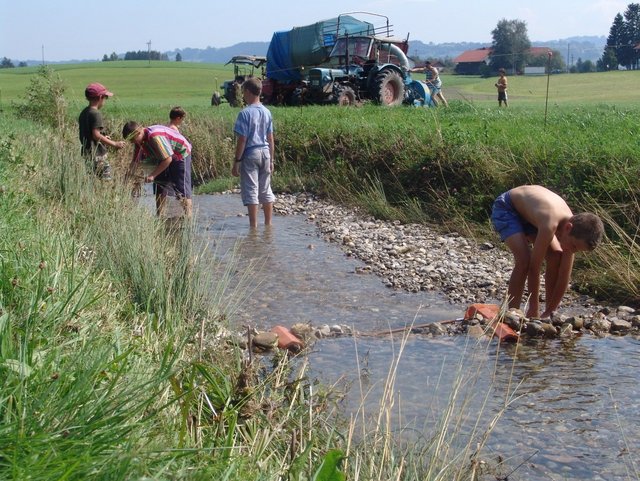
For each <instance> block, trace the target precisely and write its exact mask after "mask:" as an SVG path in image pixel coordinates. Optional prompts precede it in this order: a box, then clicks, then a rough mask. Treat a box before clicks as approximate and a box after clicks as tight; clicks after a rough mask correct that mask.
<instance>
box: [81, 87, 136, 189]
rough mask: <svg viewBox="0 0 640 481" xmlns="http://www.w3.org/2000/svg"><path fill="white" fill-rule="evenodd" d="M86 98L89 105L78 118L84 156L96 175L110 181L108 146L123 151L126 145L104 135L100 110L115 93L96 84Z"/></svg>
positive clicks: (85, 94)
mask: <svg viewBox="0 0 640 481" xmlns="http://www.w3.org/2000/svg"><path fill="white" fill-rule="evenodd" d="M84 96H85V97H86V99H87V100H88V101H89V105H88V106H87V107H85V108H84V110H83V111H82V112H81V113H80V116H79V117H78V127H79V132H80V143H81V144H82V155H83V156H84V158H85V159H86V161H87V166H88V167H89V168H90V169H91V171H92V172H93V173H94V174H96V175H97V176H98V177H99V178H101V179H105V180H109V179H111V166H110V165H109V162H108V161H107V148H106V146H107V145H108V146H110V147H113V148H115V149H121V148H123V147H124V146H125V145H126V143H125V142H123V141H120V142H115V141H113V140H111V138H110V137H109V136H107V135H104V134H103V133H102V131H103V130H104V122H103V120H102V114H101V113H100V109H101V108H102V107H103V106H104V102H105V100H106V99H108V98H109V97H111V96H113V93H111V92H109V91H108V90H107V88H106V87H105V86H104V85H102V84H99V83H97V82H96V83H91V84H89V85H87V88H86V89H85V90H84Z"/></svg>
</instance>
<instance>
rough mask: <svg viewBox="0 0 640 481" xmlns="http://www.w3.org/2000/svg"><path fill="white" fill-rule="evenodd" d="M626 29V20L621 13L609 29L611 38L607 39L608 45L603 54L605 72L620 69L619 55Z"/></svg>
mask: <svg viewBox="0 0 640 481" xmlns="http://www.w3.org/2000/svg"><path fill="white" fill-rule="evenodd" d="M623 29H624V19H623V18H622V15H620V14H619V13H618V14H617V15H616V16H615V18H614V19H613V24H612V25H611V28H610V29H609V36H608V37H607V45H605V47H604V52H603V53H602V58H601V61H602V66H603V67H605V68H604V69H603V70H617V69H618V63H619V61H618V53H619V52H620V51H621V48H620V47H621V45H622V36H623V34H622V32H623Z"/></svg>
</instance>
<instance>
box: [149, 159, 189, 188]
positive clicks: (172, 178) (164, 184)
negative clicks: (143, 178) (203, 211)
mask: <svg viewBox="0 0 640 481" xmlns="http://www.w3.org/2000/svg"><path fill="white" fill-rule="evenodd" d="M153 191H154V193H156V194H157V195H164V196H166V195H172V196H176V197H177V198H179V199H182V198H184V199H191V195H192V191H193V189H192V187H191V156H190V155H189V156H188V157H186V158H185V159H184V160H172V161H171V163H170V164H169V167H167V168H166V169H165V170H164V172H162V173H160V175H158V176H157V177H156V179H155V181H154V183H153Z"/></svg>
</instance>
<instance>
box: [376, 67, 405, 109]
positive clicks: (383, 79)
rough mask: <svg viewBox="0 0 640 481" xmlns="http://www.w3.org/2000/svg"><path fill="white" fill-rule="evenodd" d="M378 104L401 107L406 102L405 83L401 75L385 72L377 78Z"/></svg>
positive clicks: (391, 71) (389, 71) (390, 71)
mask: <svg viewBox="0 0 640 481" xmlns="http://www.w3.org/2000/svg"><path fill="white" fill-rule="evenodd" d="M376 87H377V93H378V98H377V100H378V102H379V103H380V105H385V106H389V107H391V106H395V105H400V104H401V103H402V101H403V100H404V83H403V82H402V78H401V77H400V74H398V73H397V72H394V71H393V70H383V71H382V72H380V73H379V74H378V75H377V77H376Z"/></svg>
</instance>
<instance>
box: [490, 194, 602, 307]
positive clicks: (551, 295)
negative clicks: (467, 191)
mask: <svg viewBox="0 0 640 481" xmlns="http://www.w3.org/2000/svg"><path fill="white" fill-rule="evenodd" d="M491 221H492V223H493V226H494V228H495V229H496V231H497V232H498V233H499V234H500V240H502V241H503V242H504V243H505V244H506V245H507V247H509V249H510V250H511V252H512V253H513V257H514V264H515V265H514V267H513V272H512V273H511V278H510V279H509V307H510V308H512V307H514V308H518V309H519V308H520V303H521V301H522V295H523V292H524V286H525V281H526V282H527V287H528V289H529V296H530V297H529V309H528V310H527V314H526V315H527V317H530V318H537V317H538V314H539V300H538V299H539V294H540V272H541V269H542V263H543V261H545V260H546V264H547V266H546V272H545V300H546V309H545V310H544V312H543V313H542V315H541V316H540V317H541V318H546V317H550V316H551V314H552V313H553V311H555V309H556V308H557V307H558V305H560V301H561V300H562V296H563V295H564V293H565V291H566V290H567V287H568V286H569V279H570V277H571V270H572V268H573V259H574V255H575V253H576V252H581V251H592V250H593V249H595V248H596V246H597V245H598V244H599V243H600V241H601V240H602V236H603V234H604V226H603V224H602V221H601V220H600V218H599V217H598V216H596V215H595V214H590V213H582V214H577V215H573V213H572V212H571V209H569V206H568V205H567V204H566V202H565V201H564V200H563V199H562V198H561V197H560V196H559V195H557V194H555V193H553V192H551V191H550V190H548V189H546V188H544V187H542V186H540V185H523V186H520V187H515V188H513V189H511V190H510V191H508V192H505V193H504V194H502V195H500V196H499V197H498V198H497V199H496V201H495V202H494V204H493V211H492V213H491ZM530 243H533V248H530V246H529V244H530Z"/></svg>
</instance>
